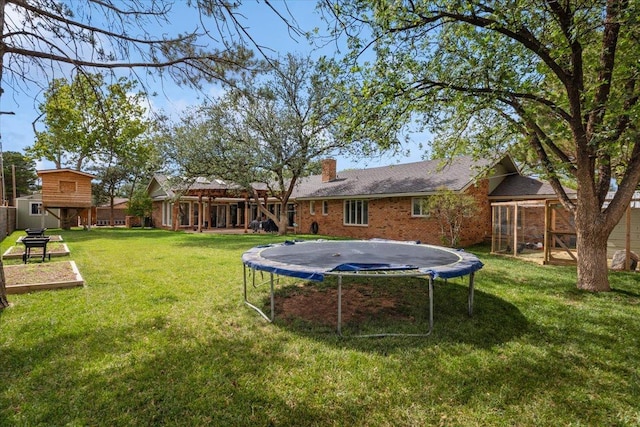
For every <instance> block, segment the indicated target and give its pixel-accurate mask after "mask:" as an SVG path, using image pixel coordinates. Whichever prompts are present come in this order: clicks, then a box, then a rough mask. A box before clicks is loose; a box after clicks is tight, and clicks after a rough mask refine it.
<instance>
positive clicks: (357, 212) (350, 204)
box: [344, 200, 369, 225]
mask: <svg viewBox="0 0 640 427" xmlns="http://www.w3.org/2000/svg"><path fill="white" fill-rule="evenodd" d="M344 224H345V225H368V224H369V201H367V200H345V201H344Z"/></svg>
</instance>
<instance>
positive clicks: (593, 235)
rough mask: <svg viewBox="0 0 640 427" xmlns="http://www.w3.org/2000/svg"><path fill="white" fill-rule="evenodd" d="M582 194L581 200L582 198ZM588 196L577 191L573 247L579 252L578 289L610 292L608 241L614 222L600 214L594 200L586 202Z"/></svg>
mask: <svg viewBox="0 0 640 427" xmlns="http://www.w3.org/2000/svg"><path fill="white" fill-rule="evenodd" d="M581 196H582V200H581ZM588 198H589V197H588V196H586V195H585V194H584V193H583V194H578V203H577V207H576V213H575V223H576V235H577V242H576V249H577V252H578V266H577V267H578V268H577V273H578V283H577V286H578V289H582V290H585V291H591V292H606V291H610V290H611V287H610V285H609V266H608V263H607V241H608V240H609V235H610V234H611V231H612V230H613V227H614V226H615V224H616V223H617V221H616V222H613V221H612V218H611V217H608V219H609V222H607V221H606V220H605V218H607V217H605V216H604V215H603V214H602V213H601V209H600V204H599V203H598V202H597V201H595V200H594V201H592V202H591V203H589V202H587V200H585V199H588Z"/></svg>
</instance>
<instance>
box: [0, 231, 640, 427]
mask: <svg viewBox="0 0 640 427" xmlns="http://www.w3.org/2000/svg"><path fill="white" fill-rule="evenodd" d="M56 233H57V231H56ZM60 234H61V235H62V236H63V238H64V241H65V242H66V243H67V245H68V246H69V249H70V251H71V256H70V258H69V259H72V260H74V261H75V262H76V264H77V265H78V268H79V269H80V272H81V273H82V275H83V277H84V279H85V281H86V283H87V286H86V287H84V288H75V289H68V290H63V291H53V292H39V293H32V294H26V295H9V299H10V301H11V302H12V306H11V307H10V308H8V309H6V310H4V311H3V312H2V313H1V314H0V425H2V426H5V425H6V426H16V425H17V426H21V425H22V426H35V425H46V426H49V425H92V426H100V425H104V426H137V425H140V426H149V425H184V426H196V425H215V426H228V425H229V426H234V425H237V426H244V425H255V426H289V425H290V426H324V425H335V426H362V425H366V426H427V425H451V426H467V425H473V426H476V425H481V426H485V425H509V426H512V425H517V426H527V425H531V426H534V425H535V426H544V425H548V426H559V425H589V426H599V425H609V426H611V425H620V426H626V425H629V426H632V425H640V342H639V341H640V280H639V279H640V276H638V275H637V274H630V273H615V274H612V275H611V282H612V286H613V289H614V290H613V292H610V293H606V294H588V293H583V292H580V291H578V290H576V289H575V271H574V269H572V268H569V267H553V266H545V267H542V266H537V265H533V264H529V263H526V262H522V261H518V260H514V259H507V258H500V257H495V256H491V255H489V254H488V253H487V250H486V248H476V249H474V250H472V251H473V252H475V253H477V254H478V255H479V256H480V258H481V259H482V261H483V262H484V263H485V267H484V269H482V270H481V271H480V272H478V273H477V275H476V295H475V307H474V308H475V310H474V316H473V317H472V318H469V317H468V316H467V314H466V281H465V282H462V281H449V283H447V284H444V283H438V284H437V285H436V290H435V306H436V307H435V327H434V331H433V334H432V335H431V336H430V337H427V338H397V337H388V338H382V339H356V338H351V339H345V338H340V337H338V336H336V334H335V332H334V330H333V328H332V327H328V326H326V325H322V324H317V323H314V322H312V321H303V320H301V321H283V320H279V321H277V322H276V323H275V324H269V323H267V322H265V321H264V319H262V318H261V317H260V316H259V315H258V314H257V313H256V312H255V311H253V310H251V309H249V308H248V307H246V306H245V305H244V303H243V301H242V264H241V261H240V257H241V254H242V253H243V252H244V251H245V250H247V249H249V248H251V247H253V246H255V245H258V244H264V243H268V242H274V241H279V240H282V239H284V238H281V237H277V236H271V235H255V234H249V235H234V236H223V235H211V234H183V233H172V232H164V231H158V230H124V229H122V230H120V229H118V230H109V229H106V230H102V229H101V230H96V229H94V230H91V231H89V232H87V231H81V230H73V231H69V232H61V233H60ZM16 238H17V234H14V235H13V236H9V237H8V238H7V239H5V241H4V242H3V243H2V251H3V252H4V251H5V250H6V249H7V248H8V247H9V246H11V245H12V244H14V242H15V240H16ZM17 262H19V261H17ZM51 262H56V261H55V260H53V259H52V261H51ZM295 284H296V282H294V281H292V280H287V281H286V283H284V284H281V285H280V287H279V289H280V291H279V294H280V295H288V294H292V293H294V292H296V291H298V289H299V288H297V287H296V286H294V285H295ZM371 285H372V286H373V289H374V291H373V293H378V292H380V293H385V294H386V293H389V295H396V297H397V294H395V293H399V294H402V295H404V296H405V297H406V298H405V299H404V300H403V301H401V304H400V307H399V308H397V310H396V312H394V313H391V314H388V315H381V316H378V318H374V319H369V320H365V321H362V322H359V323H358V324H349V325H346V328H347V329H350V330H351V331H352V332H355V331H358V330H360V328H364V329H367V328H377V327H378V326H379V325H380V324H384V325H385V326H389V327H391V328H400V329H405V330H407V331H409V332H420V331H421V330H422V329H423V328H424V323H425V319H424V316H422V315H421V314H420V313H424V308H425V307H426V304H427V302H426V300H425V295H426V286H424V285H423V283H422V282H421V281H418V280H402V279H396V280H391V281H389V282H383V281H378V282H375V281H374V282H371ZM332 286H334V283H333V282H329V283H323V284H322V287H321V289H329V288H330V287H332ZM259 292H260V293H256V291H253V294H252V295H253V298H254V299H256V300H257V301H259V302H260V303H264V304H265V306H266V304H267V300H266V296H267V294H266V293H265V292H264V291H260V290H259ZM398 310H399V312H400V313H402V316H399V315H398ZM276 315H277V313H276ZM407 318H410V319H412V320H407Z"/></svg>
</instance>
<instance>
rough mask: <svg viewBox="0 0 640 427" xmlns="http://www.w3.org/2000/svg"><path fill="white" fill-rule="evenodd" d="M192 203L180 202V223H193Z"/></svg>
mask: <svg viewBox="0 0 640 427" xmlns="http://www.w3.org/2000/svg"><path fill="white" fill-rule="evenodd" d="M190 207H191V204H190V203H180V206H179V208H180V210H179V212H178V215H179V216H180V225H182V226H185V225H187V226H188V225H191V210H190Z"/></svg>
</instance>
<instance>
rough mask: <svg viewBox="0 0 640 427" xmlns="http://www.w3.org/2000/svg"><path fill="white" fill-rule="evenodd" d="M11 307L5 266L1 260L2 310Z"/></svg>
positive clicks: (0, 288) (0, 303)
mask: <svg viewBox="0 0 640 427" xmlns="http://www.w3.org/2000/svg"><path fill="white" fill-rule="evenodd" d="M7 307H9V300H8V299H7V281H6V280H5V277H4V266H3V265H2V260H0V310H2V309H3V308H7Z"/></svg>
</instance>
